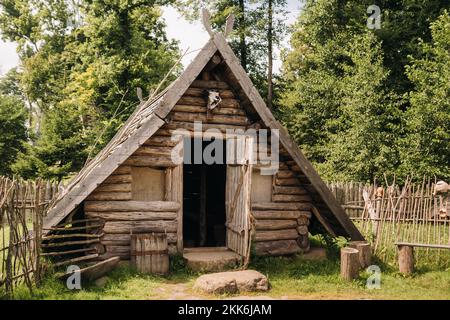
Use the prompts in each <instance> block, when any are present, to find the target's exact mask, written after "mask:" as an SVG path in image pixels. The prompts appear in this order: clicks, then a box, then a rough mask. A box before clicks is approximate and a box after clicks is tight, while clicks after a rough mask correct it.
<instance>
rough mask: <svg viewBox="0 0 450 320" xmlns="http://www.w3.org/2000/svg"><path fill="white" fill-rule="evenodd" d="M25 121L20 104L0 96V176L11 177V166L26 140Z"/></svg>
mask: <svg viewBox="0 0 450 320" xmlns="http://www.w3.org/2000/svg"><path fill="white" fill-rule="evenodd" d="M25 120H26V112H25V107H24V105H23V104H22V102H21V101H20V100H19V99H17V98H16V97H14V96H8V95H5V94H0V159H2V161H1V162H0V175H11V173H12V170H11V165H12V164H13V163H14V162H15V161H16V156H17V154H18V153H19V152H20V151H21V150H23V148H24V147H23V144H24V142H25V141H26V139H27V135H26V128H25Z"/></svg>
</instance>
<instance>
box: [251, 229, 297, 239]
mask: <svg viewBox="0 0 450 320" xmlns="http://www.w3.org/2000/svg"><path fill="white" fill-rule="evenodd" d="M297 238H298V232H297V229H284V230H271V231H257V232H256V235H255V241H256V242H259V241H275V240H296V239H297Z"/></svg>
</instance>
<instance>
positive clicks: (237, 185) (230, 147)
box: [225, 136, 253, 257]
mask: <svg viewBox="0 0 450 320" xmlns="http://www.w3.org/2000/svg"><path fill="white" fill-rule="evenodd" d="M252 147H253V138H252V137H249V136H239V137H236V138H233V139H230V140H227V182H226V194H225V197H226V214H227V222H226V226H227V247H228V248H229V249H231V250H233V251H234V252H236V253H238V254H240V255H242V256H244V257H246V256H247V253H248V250H250V248H249V247H248V246H249V235H250V190H251V177H252V155H253V151H252Z"/></svg>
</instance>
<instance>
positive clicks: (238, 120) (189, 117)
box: [169, 112, 249, 126]
mask: <svg viewBox="0 0 450 320" xmlns="http://www.w3.org/2000/svg"><path fill="white" fill-rule="evenodd" d="M169 117H170V119H172V120H174V121H183V122H194V121H201V122H205V123H223V124H232V125H241V126H246V125H248V124H249V120H248V118H247V117H246V116H238V115H220V114H214V113H212V114H210V115H209V116H207V115H206V114H204V113H190V112H173V113H171V114H170V116H169Z"/></svg>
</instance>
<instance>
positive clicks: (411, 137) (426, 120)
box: [401, 12, 450, 180]
mask: <svg viewBox="0 0 450 320" xmlns="http://www.w3.org/2000/svg"><path fill="white" fill-rule="evenodd" d="M431 32H432V42H431V43H426V42H423V41H422V42H421V43H420V46H419V48H420V51H421V55H420V56H419V57H410V58H411V62H410V65H409V66H408V68H407V75H408V78H409V80H410V81H411V83H412V84H413V85H414V91H412V92H411V93H410V94H409V99H410V103H411V107H410V108H409V109H408V110H407V112H406V113H405V118H406V121H405V122H406V131H407V133H408V134H407V136H406V137H405V138H404V139H403V140H402V144H401V153H402V160H403V161H402V165H401V170H403V171H404V172H405V173H409V172H415V173H416V174H418V175H436V176H437V177H439V178H441V179H447V180H448V179H450V165H449V164H450V15H449V13H448V12H445V13H443V14H442V16H440V17H439V19H438V20H436V21H435V22H434V23H432V25H431Z"/></svg>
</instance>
